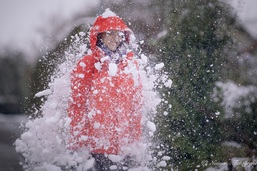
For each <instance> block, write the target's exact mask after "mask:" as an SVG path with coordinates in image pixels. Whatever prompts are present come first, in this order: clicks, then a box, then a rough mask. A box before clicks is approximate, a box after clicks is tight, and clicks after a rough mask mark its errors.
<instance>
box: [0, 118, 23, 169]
mask: <svg viewBox="0 0 257 171" xmlns="http://www.w3.org/2000/svg"><path fill="white" fill-rule="evenodd" d="M22 121H24V117H22V116H20V115H3V114H0V171H23V169H22V166H21V165H20V164H19V162H20V161H21V160H20V159H21V156H20V155H18V154H17V153H16V151H15V147H14V145H13V143H14V141H15V140H16V139H17V137H18V136H19V132H20V130H19V126H20V122H22Z"/></svg>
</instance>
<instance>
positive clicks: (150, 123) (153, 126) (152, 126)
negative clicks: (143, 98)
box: [147, 121, 156, 132]
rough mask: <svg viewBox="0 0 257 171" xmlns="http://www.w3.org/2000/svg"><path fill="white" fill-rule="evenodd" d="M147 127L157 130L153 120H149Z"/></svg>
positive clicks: (153, 130)
mask: <svg viewBox="0 0 257 171" xmlns="http://www.w3.org/2000/svg"><path fill="white" fill-rule="evenodd" d="M147 127H148V128H149V130H150V131H152V132H155V131H156V126H155V124H154V123H153V122H151V121H147Z"/></svg>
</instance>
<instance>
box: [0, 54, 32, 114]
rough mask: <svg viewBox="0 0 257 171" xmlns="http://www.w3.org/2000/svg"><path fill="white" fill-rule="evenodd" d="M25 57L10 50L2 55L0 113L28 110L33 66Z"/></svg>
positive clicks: (0, 65)
mask: <svg viewBox="0 0 257 171" xmlns="http://www.w3.org/2000/svg"><path fill="white" fill-rule="evenodd" d="M24 59H25V57H24V56H23V54H22V53H19V52H8V53H6V54H5V55H4V56H1V57H0V82H1V84H0V113H5V114H19V113H25V112H26V111H25V108H26V106H27V99H28V96H29V95H30V89H29V86H28V85H27V83H28V81H29V75H30V73H31V67H30V66H29V65H28V63H27V62H26V61H25V60H24Z"/></svg>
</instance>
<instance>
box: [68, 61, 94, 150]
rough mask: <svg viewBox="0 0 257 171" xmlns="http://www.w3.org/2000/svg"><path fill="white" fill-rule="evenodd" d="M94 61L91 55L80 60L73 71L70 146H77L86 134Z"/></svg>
mask: <svg viewBox="0 0 257 171" xmlns="http://www.w3.org/2000/svg"><path fill="white" fill-rule="evenodd" d="M93 66H94V65H93V62H92V60H90V56H85V57H84V58H83V59H82V60H80V61H79V62H78V64H77V66H76V67H75V68H74V70H73V72H72V73H71V98H70V101H69V106H68V116H69V117H70V119H71V124H70V133H71V139H70V142H69V146H71V148H73V149H74V148H75V149H76V148H77V147H78V146H80V145H81V143H82V142H81V140H82V139H83V135H84V136H85V123H86V121H85V118H86V117H85V114H86V113H87V110H88V108H87V100H88V97H89V91H90V89H91V82H92V74H93Z"/></svg>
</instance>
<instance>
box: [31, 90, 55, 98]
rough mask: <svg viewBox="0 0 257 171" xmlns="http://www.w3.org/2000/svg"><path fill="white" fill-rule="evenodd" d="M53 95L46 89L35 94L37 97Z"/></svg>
mask: <svg viewBox="0 0 257 171" xmlns="http://www.w3.org/2000/svg"><path fill="white" fill-rule="evenodd" d="M51 93H52V90H50V89H46V90H43V91H40V92H38V93H36V94H35V97H42V96H47V95H49V94H51Z"/></svg>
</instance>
